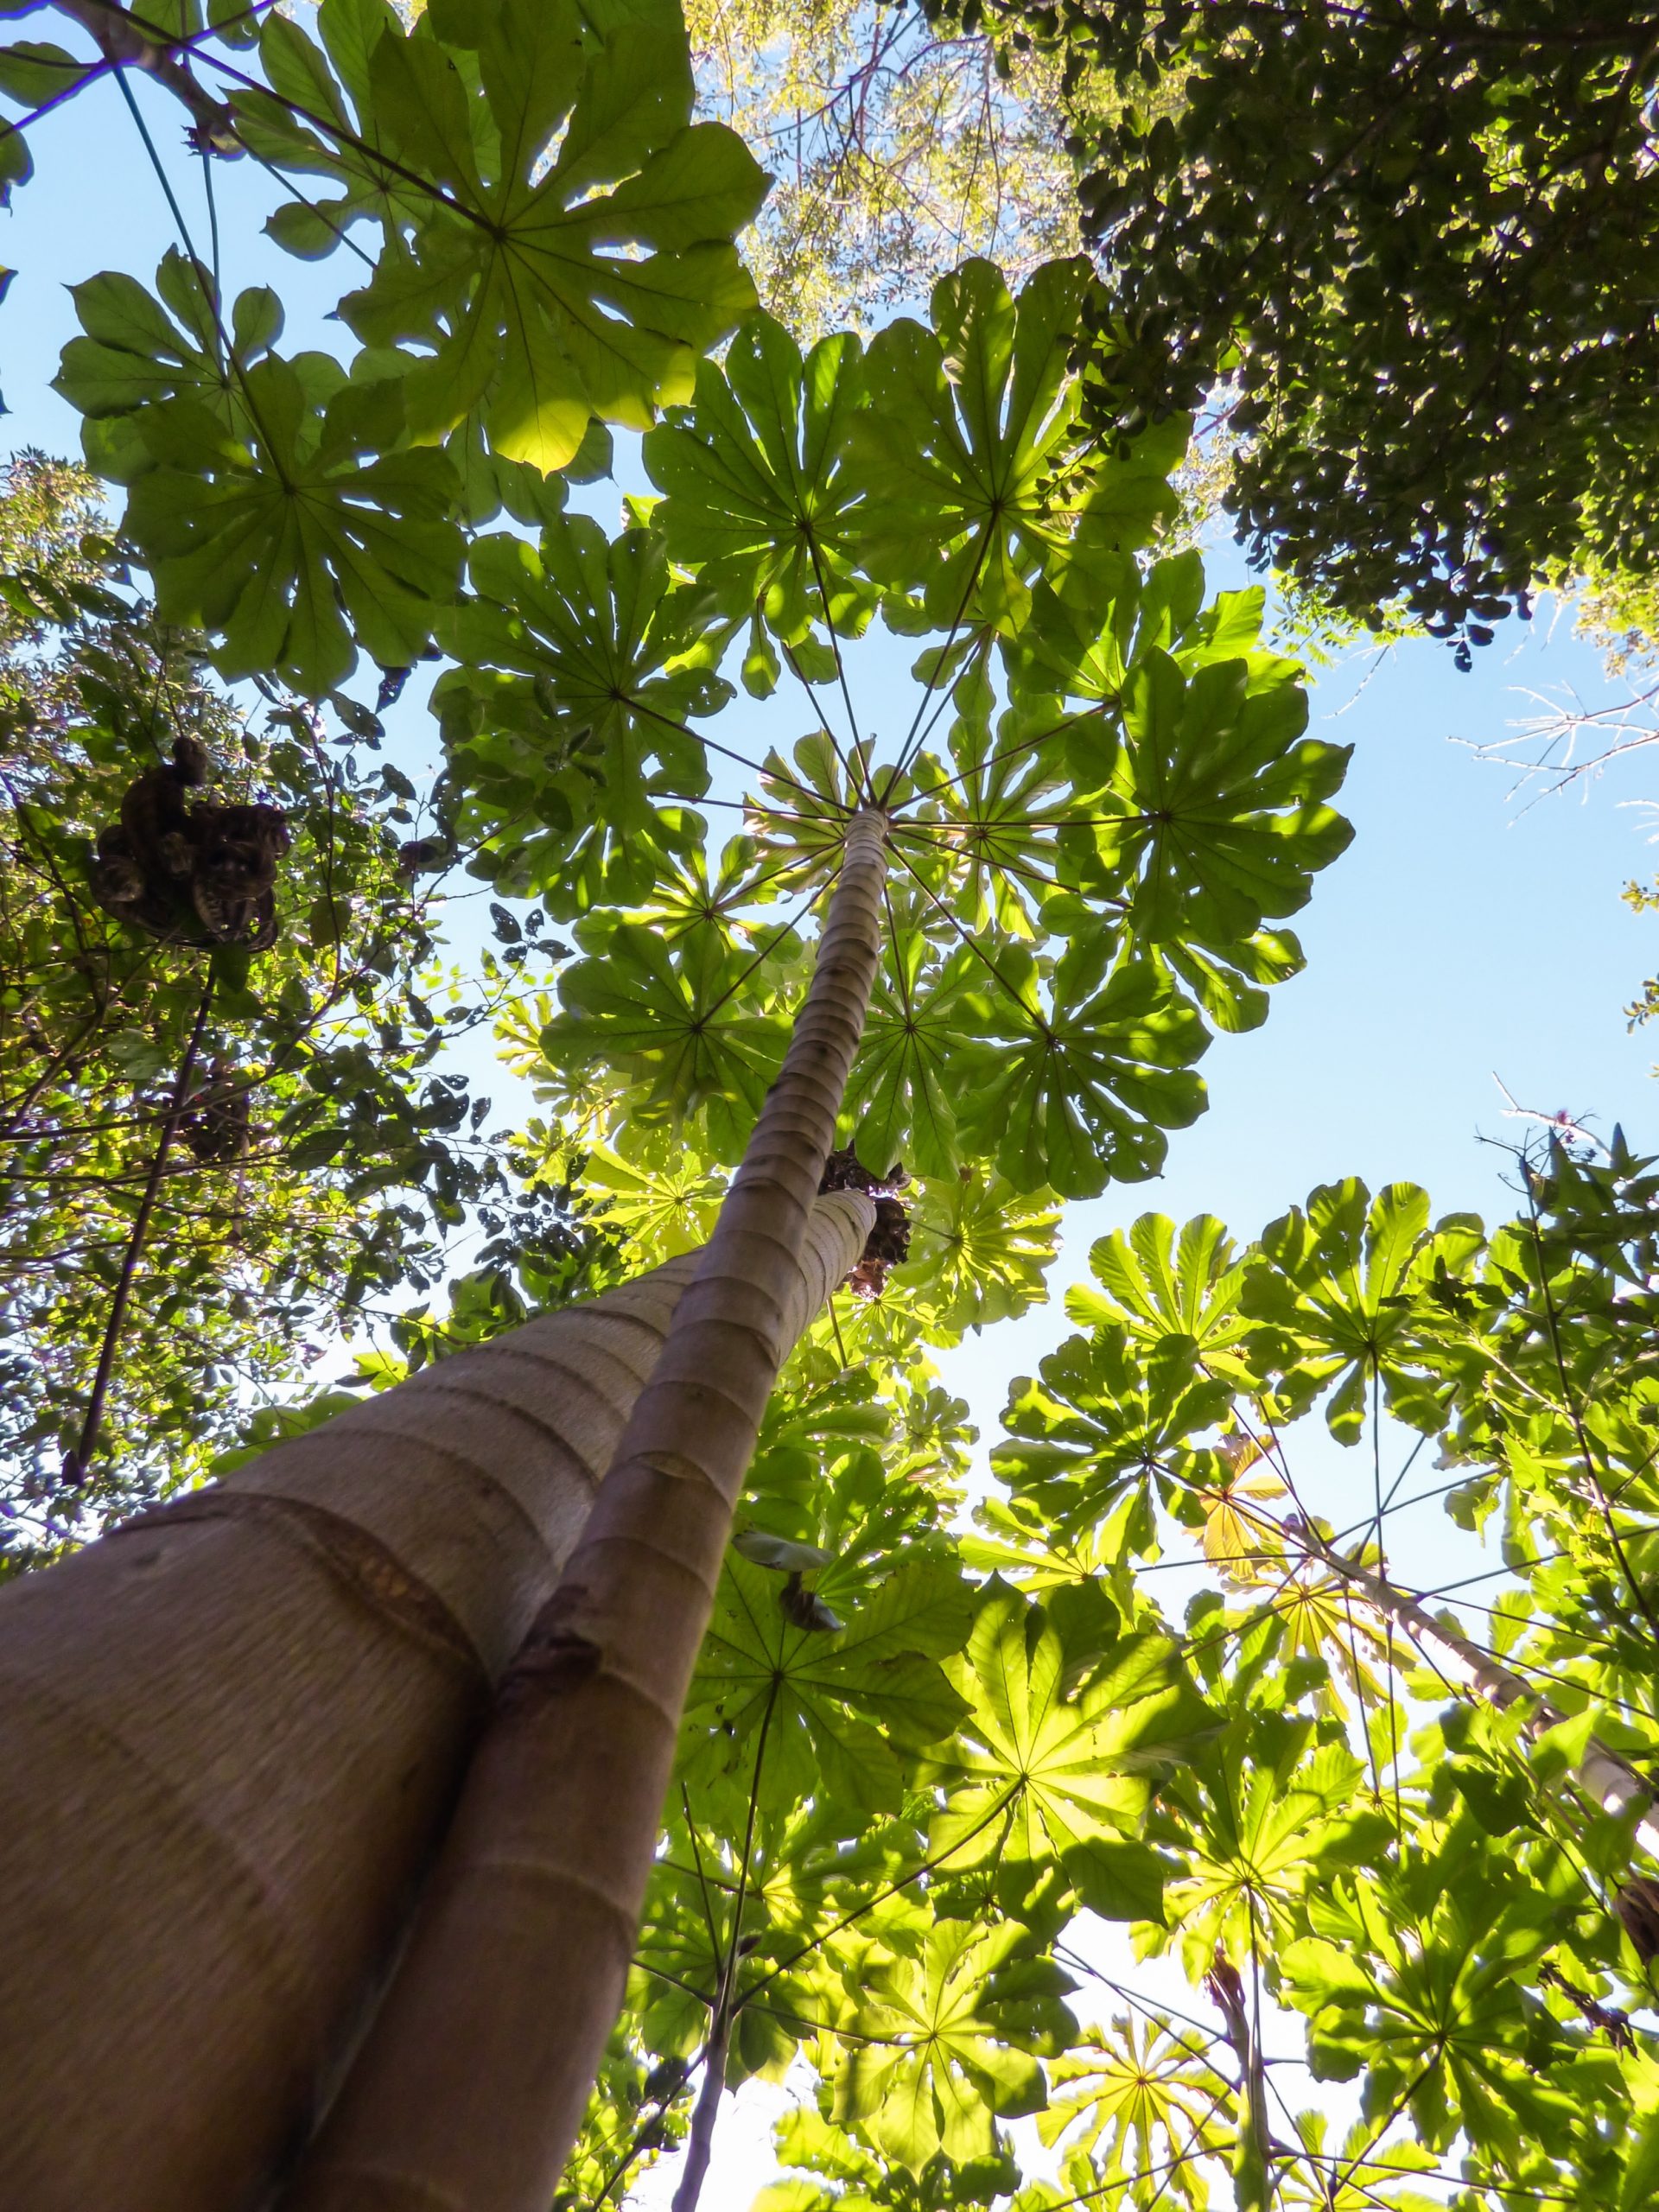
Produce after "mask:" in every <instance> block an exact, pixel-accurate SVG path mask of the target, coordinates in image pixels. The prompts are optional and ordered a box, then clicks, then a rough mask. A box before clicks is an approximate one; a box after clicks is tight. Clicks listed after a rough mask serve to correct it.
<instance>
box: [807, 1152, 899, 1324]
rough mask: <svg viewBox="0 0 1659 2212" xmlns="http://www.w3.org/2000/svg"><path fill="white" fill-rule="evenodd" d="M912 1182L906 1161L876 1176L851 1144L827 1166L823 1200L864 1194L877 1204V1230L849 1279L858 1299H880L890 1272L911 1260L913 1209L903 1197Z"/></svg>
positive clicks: (821, 1190) (820, 1191)
mask: <svg viewBox="0 0 1659 2212" xmlns="http://www.w3.org/2000/svg"><path fill="white" fill-rule="evenodd" d="M909 1182H910V1177H909V1176H908V1175H907V1174H906V1172H905V1166H904V1162H903V1161H902V1160H899V1161H898V1162H896V1163H895V1164H894V1165H893V1166H891V1167H889V1168H888V1170H887V1173H886V1174H885V1175H873V1174H872V1173H870V1171H869V1169H868V1167H866V1166H864V1165H863V1163H862V1162H861V1160H860V1159H859V1156H858V1152H857V1148H856V1147H855V1146H853V1145H850V1144H849V1146H847V1147H846V1148H845V1150H844V1151H842V1152H832V1153H831V1154H830V1155H829V1159H828V1160H825V1162H824V1164H823V1180H822V1181H821V1182H820V1183H819V1185H818V1194H819V1196H820V1197H823V1195H824V1194H825V1193H826V1192H829V1191H862V1192H864V1194H865V1195H866V1197H867V1198H874V1201H875V1226H874V1229H872V1230H871V1231H870V1233H869V1236H868V1239H867V1240H866V1243H865V1246H864V1249H863V1251H862V1252H861V1254H860V1255H859V1262H858V1265H857V1266H856V1267H855V1268H854V1269H853V1271H852V1273H851V1274H849V1276H848V1278H847V1287H848V1288H849V1290H850V1291H851V1292H852V1294H853V1295H854V1297H855V1298H879V1297H880V1295H881V1293H882V1292H883V1290H885V1289H886V1287H887V1269H888V1268H899V1267H902V1266H903V1265H904V1263H905V1262H906V1260H907V1259H908V1258H909V1257H910V1208H909V1207H908V1206H907V1205H906V1204H905V1202H904V1200H903V1199H902V1198H900V1197H899V1192H900V1191H902V1190H904V1189H906V1187H907V1186H908V1185H909Z"/></svg>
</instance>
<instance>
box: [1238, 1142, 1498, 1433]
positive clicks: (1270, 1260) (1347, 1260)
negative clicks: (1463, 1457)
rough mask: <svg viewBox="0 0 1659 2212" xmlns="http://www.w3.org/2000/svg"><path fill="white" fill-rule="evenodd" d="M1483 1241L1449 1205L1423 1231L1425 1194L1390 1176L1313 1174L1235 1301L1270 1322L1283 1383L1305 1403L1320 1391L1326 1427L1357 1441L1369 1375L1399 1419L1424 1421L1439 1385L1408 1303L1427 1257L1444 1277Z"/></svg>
mask: <svg viewBox="0 0 1659 2212" xmlns="http://www.w3.org/2000/svg"><path fill="white" fill-rule="evenodd" d="M1482 1241H1483V1233H1482V1230H1481V1226H1480V1223H1479V1221H1478V1219H1477V1218H1476V1217H1474V1216H1473V1215H1469V1214H1449V1215H1447V1216H1446V1218H1445V1219H1444V1220H1443V1221H1441V1222H1440V1223H1438V1224H1436V1225H1435V1227H1434V1229H1433V1230H1430V1228H1429V1222H1428V1198H1427V1193H1426V1192H1422V1191H1421V1190H1419V1189H1418V1188H1417V1186H1416V1185H1414V1184H1411V1183H1391V1184H1389V1185H1388V1186H1387V1187H1386V1188H1385V1189H1384V1190H1382V1191H1380V1192H1378V1193H1377V1195H1376V1198H1371V1196H1370V1192H1369V1191H1368V1190H1367V1189H1366V1186H1365V1185H1364V1184H1363V1183H1362V1182H1360V1181H1358V1180H1357V1179H1355V1178H1353V1177H1349V1178H1348V1179H1346V1180H1345V1181H1344V1182H1341V1183H1326V1184H1321V1185H1320V1186H1319V1189H1318V1190H1316V1191H1314V1192H1312V1193H1311V1194H1310V1195H1309V1198H1308V1201H1307V1205H1306V1209H1304V1208H1302V1207H1300V1206H1297V1207H1293V1208H1292V1209H1291V1211H1289V1212H1288V1213H1287V1214H1284V1215H1282V1216H1281V1217H1280V1218H1279V1219H1278V1220H1277V1221H1275V1222H1273V1223H1272V1224H1269V1226H1268V1228H1267V1229H1265V1230H1263V1231H1262V1237H1261V1240H1260V1243H1259V1245H1258V1246H1257V1248H1256V1253H1255V1256H1253V1258H1252V1260H1251V1262H1250V1264H1249V1268H1248V1269H1247V1271H1246V1274H1245V1279H1244V1283H1243V1288H1242V1290H1241V1293H1240V1303H1241V1305H1242V1306H1243V1311H1244V1312H1245V1313H1247V1314H1248V1315H1249V1316H1250V1318H1251V1319H1254V1320H1256V1321H1259V1322H1265V1323H1268V1324H1269V1325H1271V1327H1272V1329H1273V1330H1274V1334H1275V1336H1276V1338H1277V1340H1278V1341H1277V1350H1276V1352H1275V1358H1276V1361H1277V1363H1278V1364H1279V1365H1280V1366H1281V1368H1283V1369H1285V1370H1289V1371H1288V1372H1287V1375H1286V1379H1285V1382H1284V1383H1283V1386H1282V1387H1283V1389H1284V1391H1285V1393H1286V1395H1287V1396H1289V1397H1291V1398H1292V1399H1293V1400H1299V1401H1300V1402H1302V1403H1306V1402H1307V1400H1308V1399H1309V1398H1310V1397H1312V1396H1313V1395H1315V1394H1316V1393H1321V1392H1323V1391H1325V1390H1326V1389H1329V1390H1330V1391H1331V1397H1330V1401H1329V1403H1328V1404H1327V1406H1326V1408H1325V1419H1326V1421H1327V1423H1328V1424H1329V1426H1330V1428H1331V1432H1332V1435H1333V1436H1335V1437H1337V1438H1338V1440H1340V1441H1342V1442H1343V1443H1344V1444H1351V1443H1354V1442H1356V1441H1357V1440H1358V1438H1359V1435H1360V1433H1361V1431H1362V1429H1363V1425H1364V1421H1365V1418H1366V1414H1367V1412H1368V1410H1369V1398H1370V1389H1371V1386H1372V1382H1373V1379H1374V1378H1379V1379H1380V1381H1381V1384H1382V1389H1383V1400H1384V1402H1385V1403H1386V1405H1387V1406H1388V1408H1389V1411H1390V1412H1391V1413H1393V1414H1395V1416H1396V1417H1397V1418H1398V1419H1400V1420H1402V1421H1407V1422H1409V1423H1410V1424H1411V1425H1412V1426H1413V1427H1420V1428H1423V1429H1426V1430H1432V1429H1433V1428H1435V1427H1439V1425H1440V1418H1441V1408H1442V1406H1443V1404H1444V1402H1445V1395H1446V1393H1445V1389H1444V1387H1443V1386H1442V1385H1441V1384H1440V1382H1439V1381H1438V1380H1437V1378H1436V1377H1435V1376H1433V1373H1432V1372H1430V1371H1428V1367H1427V1363H1426V1361H1425V1359H1424V1356H1423V1355H1424V1351H1425V1349H1426V1347H1424V1346H1422V1345H1421V1344H1419V1343H1418V1342H1417V1340H1416V1339H1417V1324H1416V1323H1415V1321H1414V1316H1413V1311H1412V1309H1413V1306H1414V1301H1415V1298H1416V1295H1417V1294H1419V1293H1420V1292H1421V1289H1422V1287H1423V1286H1424V1285H1425V1284H1426V1283H1427V1282H1428V1281H1430V1280H1431V1279H1432V1278H1433V1274H1434V1271H1435V1267H1436V1264H1437V1262H1438V1263H1440V1264H1441V1265H1443V1266H1444V1267H1445V1268H1446V1270H1447V1271H1448V1272H1449V1273H1451V1274H1453V1275H1455V1274H1457V1273H1458V1272H1459V1270H1460V1268H1462V1266H1463V1265H1464V1263H1465V1262H1466V1261H1467V1260H1468V1259H1470V1258H1471V1256H1472V1255H1473V1254H1474V1253H1475V1252H1477V1251H1478V1249H1479V1248H1480V1245H1481V1243H1482Z"/></svg>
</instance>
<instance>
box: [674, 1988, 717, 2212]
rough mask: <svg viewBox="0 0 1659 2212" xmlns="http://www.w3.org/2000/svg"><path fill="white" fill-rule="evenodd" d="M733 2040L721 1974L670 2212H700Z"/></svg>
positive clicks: (712, 2153) (712, 2154)
mask: <svg viewBox="0 0 1659 2212" xmlns="http://www.w3.org/2000/svg"><path fill="white" fill-rule="evenodd" d="M731 2039H732V2014H731V1992H730V1991H729V1989H728V1987H727V1986H726V1979H725V1976H724V1975H722V1976H721V1989H720V1995H719V1996H718V1998H717V1999H715V2010H714V2016H713V2018H712V2019H711V2020H710V2022H709V2043H708V2047H707V2049H706V2050H704V2052H703V2054H702V2088H700V2089H699V2090H698V2091H697V2102H696V2110H695V2111H694V2112H693V2113H692V2115H691V2128H690V2133H689V2134H688V2135H687V2137H686V2139H685V2163H684V2164H683V2166H682V2167H681V2168H680V2178H679V2182H678V2183H677V2186H676V2188H675V2190H674V2202H673V2203H672V2204H671V2206H670V2208H669V2212H697V2200H698V2199H699V2198H700V2197H701V2196H702V2184H703V2183H704V2182H705V2181H706V2180H707V2179H708V2178H709V2159H710V2158H712V2157H713V2156H714V2149H715V2121H716V2120H718V2119H719V2118H720V2101H721V2097H722V2096H723V2095H724V2094H725V2092H726V2051H727V2047H728V2044H730V2042H731Z"/></svg>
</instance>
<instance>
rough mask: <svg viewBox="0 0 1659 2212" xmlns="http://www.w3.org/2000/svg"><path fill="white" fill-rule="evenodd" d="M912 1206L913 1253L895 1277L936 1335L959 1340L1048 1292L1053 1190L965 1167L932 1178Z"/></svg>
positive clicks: (1056, 1222)
mask: <svg viewBox="0 0 1659 2212" xmlns="http://www.w3.org/2000/svg"><path fill="white" fill-rule="evenodd" d="M910 1208H911V1245H910V1249H911V1252H912V1258H911V1260H910V1262H909V1263H908V1264H907V1265H906V1266H905V1267H902V1268H898V1269H896V1270H895V1272H894V1274H893V1281H894V1282H896V1283H897V1284H898V1285H899V1287H900V1288H901V1289H903V1290H905V1291H906V1292H907V1293H908V1294H910V1296H911V1298H912V1300H913V1301H914V1302H915V1303H916V1304H917V1305H918V1306H919V1307H920V1308H922V1309H923V1311H924V1313H925V1316H926V1331H927V1333H928V1335H929V1337H930V1338H931V1340H932V1341H935V1342H937V1341H938V1338H939V1337H940V1335H941V1334H943V1336H944V1338H945V1340H946V1341H948V1342H952V1343H954V1342H955V1341H956V1340H957V1338H959V1337H960V1335H961V1333H962V1332H963V1330H964V1329H980V1328H982V1327H984V1326H985V1325H987V1324H988V1323H989V1322H992V1321H1002V1320H1007V1319H1012V1318H1013V1317H1014V1315H1016V1314H1019V1313H1028V1312H1029V1311H1030V1309H1031V1308H1032V1307H1033V1306H1039V1305H1041V1303H1042V1302H1043V1300H1044V1299H1045V1298H1046V1296H1047V1294H1048V1292H1047V1287H1046V1283H1045V1281H1044V1276H1045V1274H1046V1271H1047V1270H1048V1268H1050V1267H1051V1266H1052V1264H1053V1261H1054V1255H1055V1252H1056V1249H1058V1238H1059V1227H1060V1209H1059V1207H1058V1205H1056V1204H1055V1203H1054V1201H1053V1200H1052V1198H1049V1196H1048V1194H1047V1193H1046V1192H1041V1191H1039V1192H1033V1194H1032V1195H1031V1196H1029V1197H1026V1196H1023V1195H1021V1194H1020V1193H1019V1192H1016V1191H1015V1190H1014V1186H1013V1185H1012V1184H1010V1183H1009V1182H1008V1181H1007V1179H1006V1177H1004V1176H1001V1175H998V1174H996V1173H990V1174H986V1173H982V1172H976V1171H974V1170H972V1169H969V1168H964V1169H963V1171H962V1172H961V1173H960V1174H958V1175H955V1176H948V1177H944V1178H943V1179H930V1180H928V1181H926V1182H925V1183H924V1184H923V1185H922V1186H921V1189H920V1192H919V1193H918V1194H913V1195H912V1197H911V1199H910Z"/></svg>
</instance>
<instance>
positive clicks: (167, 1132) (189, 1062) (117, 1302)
mask: <svg viewBox="0 0 1659 2212" xmlns="http://www.w3.org/2000/svg"><path fill="white" fill-rule="evenodd" d="M212 1004H213V976H212V975H211V974H209V976H208V978H207V982H206V983H205V984H204V985H203V986H202V993H201V1003H200V1006H199V1007H197V1009H196V1020H195V1026H194V1028H193V1029H192V1030H191V1032H190V1041H189V1043H188V1045H187V1046H185V1048H184V1058H182V1059H181V1061H180V1063H179V1072H178V1076H177V1077H176V1079H175V1082H174V1085H173V1098H172V1103H171V1104H170V1105H169V1106H168V1109H167V1114H166V1116H165V1118H164V1119H163V1121H162V1130H161V1135H160V1136H159V1137H158V1138H157V1139H156V1157H155V1159H154V1160H152V1161H151V1162H150V1167H149V1180H148V1181H147V1182H146V1184H145V1185H144V1194H143V1198H141V1199H140V1200H139V1201H138V1211H137V1214H136V1215H135V1217H134V1218H133V1224H132V1234H131V1236H130V1237H129V1238H128V1240H127V1250H126V1257H125V1258H124V1260H123V1262H122V1263H121V1273H120V1275H119V1277H118V1280H117V1281H116V1286H115V1295H114V1296H113V1297H112V1298H111V1300H110V1318H109V1320H108V1322H107V1323H106V1324H105V1330H104V1342H103V1344H102V1346H101V1347H100V1349H99V1355H98V1372H97V1373H96V1374H95V1375H94V1376H93V1377H92V1395H91V1396H90V1397H89V1398H88V1399H87V1401H86V1417H85V1419H84V1420H83V1421H82V1422H81V1425H80V1437H79V1441H78V1442H77V1444H76V1445H75V1447H74V1449H73V1451H72V1452H66V1453H65V1455H64V1461H63V1475H64V1480H65V1482H66V1483H67V1484H71V1485H73V1486H75V1487H79V1484H82V1483H84V1482H85V1481H86V1472H87V1469H88V1468H89V1467H90V1466H91V1465H92V1454H93V1452H95V1451H96V1450H97V1449H98V1433H99V1428H100V1427H102V1425H103V1420H104V1400H105V1394H106V1393H107V1391H108V1389H109V1386H110V1376H111V1372H112V1371H113V1370H114V1367H115V1354H116V1348H117V1346H118V1344H119V1343H120V1341H121V1328H122V1324H123V1323H124V1321H125V1319H126V1316H127V1305H128V1301H129V1300H130V1298H131V1296H132V1285H133V1278H134V1276H135V1275H136V1274H137V1269H138V1262H139V1259H140V1257H141V1255H143V1249H144V1242H145V1239H146V1238H147V1237H148V1236H149V1217H150V1215H151V1213H152V1212H153V1211H154V1210H155V1205H156V1192H158V1191H159V1190H160V1189H161V1187H162V1176H163V1175H164V1174H165V1173H166V1172H167V1155H168V1150H169V1148H170V1147H171V1145H172V1142H173V1135H174V1131H175V1129H176V1128H178V1125H179V1116H180V1115H181V1114H182V1112H183V1111H184V1102H185V1100H186V1098H187V1097H188V1095H189V1090H190V1077H191V1076H192V1074H193V1073H194V1069H195V1065H196V1052H197V1050H198V1048H199V1047H200V1044H201V1033H202V1031H203V1030H204V1029H205V1028H206V1027H207V1009H208V1008H209V1007H211V1006H212Z"/></svg>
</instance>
